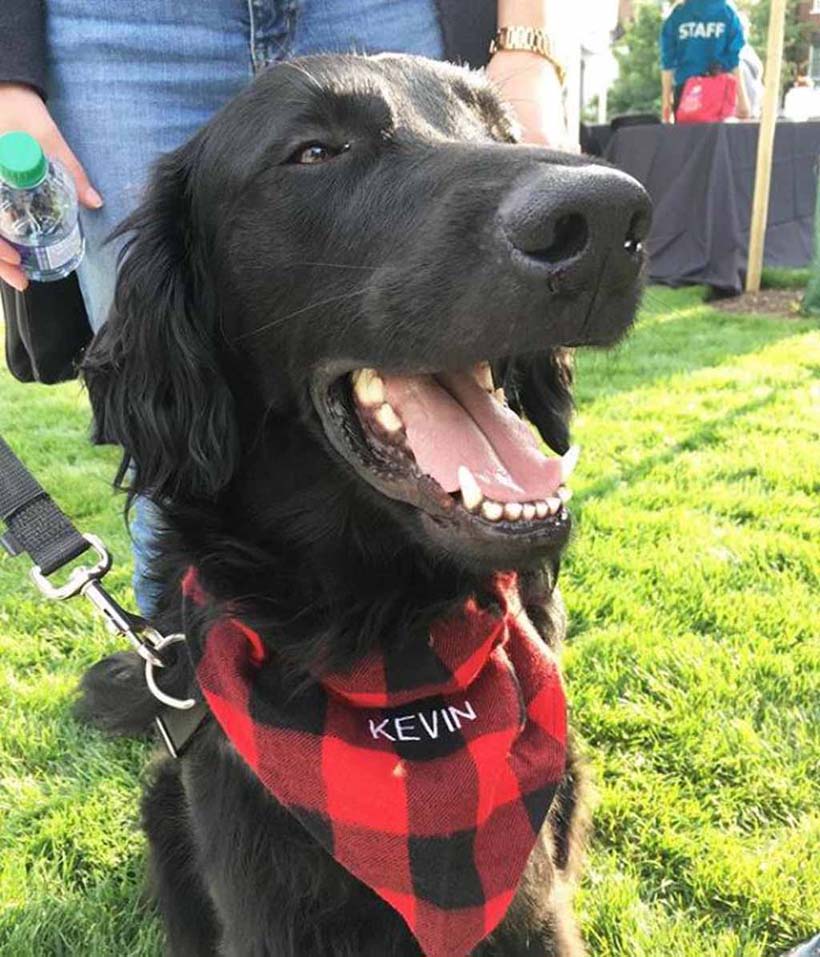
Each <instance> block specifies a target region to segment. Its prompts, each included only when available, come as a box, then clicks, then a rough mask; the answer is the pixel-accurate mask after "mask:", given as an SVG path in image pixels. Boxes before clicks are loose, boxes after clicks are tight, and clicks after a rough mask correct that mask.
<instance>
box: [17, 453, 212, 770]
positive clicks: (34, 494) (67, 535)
mask: <svg viewBox="0 0 820 957" xmlns="http://www.w3.org/2000/svg"><path fill="white" fill-rule="evenodd" d="M0 519H2V520H3V522H4V523H5V525H6V532H5V533H4V534H3V535H2V536H0V544H2V545H3V547H4V548H5V550H6V551H7V552H8V553H9V555H11V556H12V557H16V556H18V555H22V554H24V553H25V554H26V555H28V556H29V558H30V559H31V561H32V563H33V567H32V569H31V577H32V579H33V580H34V584H35V585H36V586H37V588H38V589H39V590H40V592H41V593H42V594H43V595H44V596H45V597H46V598H51V599H53V600H56V601H64V600H66V599H68V598H73V597H74V596H75V595H84V596H85V597H86V598H88V599H89V601H90V602H91V603H92V604H93V605H94V607H95V608H96V609H97V610H98V611H99V612H101V613H102V614H103V616H104V618H105V621H106V623H107V625H108V627H109V628H110V629H111V631H113V632H115V633H116V634H120V635H124V636H125V637H126V638H127V639H128V640H129V641H130V642H131V644H132V645H133V646H134V649H135V651H136V652H137V654H138V655H139V656H140V657H141V658H142V659H143V661H144V662H145V681H146V684H147V685H148V689H149V691H150V692H151V694H152V695H153V696H154V697H155V698H156V699H157V700H158V701H159V702H160V704H161V705H162V710H161V711H160V713H159V715H158V716H157V718H156V725H157V730H158V731H159V734H160V737H161V738H162V740H163V742H164V744H165V746H166V747H167V748H168V751H169V752H170V754H171V756H172V757H175V758H176V757H179V755H180V754H181V753H182V750H183V749H184V747H185V746H186V745H187V744H188V742H189V741H190V739H191V738H192V737H193V735H194V733H195V732H196V730H197V729H198V728H199V726H200V725H201V724H202V721H203V719H204V718H205V716H206V714H207V709H206V706H205V704H204V702H202V701H196V700H195V699H194V698H175V697H172V696H171V695H168V694H166V693H165V692H164V691H162V689H161V688H160V687H159V686H158V685H157V682H156V677H155V674H154V672H155V669H157V668H162V667H164V664H163V661H162V657H161V655H162V652H163V651H164V650H165V649H166V648H168V647H169V646H171V645H175V644H178V643H180V642H184V641H185V636H184V635H182V634H176V635H161V634H160V633H159V632H158V631H157V630H156V629H155V628H153V627H152V626H151V625H150V624H149V623H148V622H147V621H146V620H145V619H144V618H142V617H141V616H140V615H134V614H132V613H131V612H129V611H126V610H125V609H124V608H123V607H122V606H121V605H120V604H119V603H118V602H117V601H115V600H114V599H113V598H112V597H111V595H109V594H108V592H107V591H106V590H105V588H103V586H102V584H101V582H102V579H103V578H104V577H105V575H106V573H107V572H108V570H109V569H110V568H111V556H110V554H109V552H108V550H107V549H106V547H105V545H104V544H103V542H102V541H100V539H99V538H97V537H96V536H95V535H83V534H81V533H80V532H79V531H77V529H76V528H75V527H74V525H73V524H72V523H71V521H70V519H69V518H68V517H67V516H66V515H65V513H64V512H63V511H61V509H60V508H58V506H57V505H56V504H55V503H54V501H53V499H52V498H51V496H50V495H49V494H48V493H47V492H46V490H45V489H44V488H43V487H42V486H41V485H40V483H39V482H38V481H37V480H36V479H35V478H34V476H33V475H32V474H31V472H29V471H28V469H27V468H26V467H25V466H24V465H23V463H22V462H21V461H20V459H18V458H17V456H16V455H15V454H14V452H12V450H11V448H9V446H8V444H7V443H6V441H5V440H4V439H3V437H2V436H0ZM89 550H93V552H94V553H95V557H96V561H95V563H94V564H93V565H79V566H77V567H75V568H73V569H72V570H71V572H70V573H69V575H68V577H67V579H66V581H65V582H64V583H63V584H60V585H58V584H55V583H54V582H53V581H51V580H50V576H51V575H53V574H54V573H55V572H58V571H60V569H62V568H64V567H65V566H66V565H68V564H69V563H71V562H73V561H74V560H75V559H77V558H79V557H80V556H81V555H83V554H85V552H87V551H89Z"/></svg>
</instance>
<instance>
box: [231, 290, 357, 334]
mask: <svg viewBox="0 0 820 957" xmlns="http://www.w3.org/2000/svg"><path fill="white" fill-rule="evenodd" d="M372 288H373V287H372V285H371V284H368V285H367V286H362V287H361V288H360V289H354V290H353V291H352V292H343V293H341V294H340V295H338V296H330V297H329V298H328V299H320V300H319V301H318V302H311V303H309V304H308V305H307V306H302V308H301V309H295V310H294V311H293V312H289V313H287V315H284V316H278V317H277V318H276V319H273V320H272V321H271V322H266V323H265V325H264V326H260V327H259V328H258V329H251V330H250V332H243V333H242V335H239V336H236V337H235V338H234V340H233V341H234V342H239V341H240V340H242V339H248V338H250V337H251V336H258V335H259V334H260V333H262V332H266V331H267V330H268V329H272V328H273V327H274V326H277V325H279V324H280V323H282V322H287V321H288V319H293V317H294V316H298V315H301V313H303V312H309V311H310V310H311V309H318V308H319V306H328V305H330V304H331V303H333V302H339V301H340V300H342V299H353V298H354V297H355V296H362V295H364V294H365V293H366V292H369V291H370V290H371V289H372Z"/></svg>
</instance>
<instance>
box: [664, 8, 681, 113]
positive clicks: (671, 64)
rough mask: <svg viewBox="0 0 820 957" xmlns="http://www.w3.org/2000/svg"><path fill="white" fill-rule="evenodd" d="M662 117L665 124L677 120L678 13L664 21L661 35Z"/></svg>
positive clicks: (674, 12)
mask: <svg viewBox="0 0 820 957" xmlns="http://www.w3.org/2000/svg"><path fill="white" fill-rule="evenodd" d="M660 52H661V115H662V117H663V122H664V123H672V122H674V119H675V110H674V105H675V67H676V66H677V64H678V28H677V17H676V11H675V10H673V11H672V12H671V13H670V14H669V16H668V17H667V18H666V19H665V20H664V21H663V25H662V26H661V35H660Z"/></svg>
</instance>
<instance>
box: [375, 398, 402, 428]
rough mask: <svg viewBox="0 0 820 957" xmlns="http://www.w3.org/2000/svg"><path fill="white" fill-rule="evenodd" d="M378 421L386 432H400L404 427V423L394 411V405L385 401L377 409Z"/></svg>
mask: <svg viewBox="0 0 820 957" xmlns="http://www.w3.org/2000/svg"><path fill="white" fill-rule="evenodd" d="M376 421H377V422H378V423H379V425H380V426H381V427H382V428H383V429H384V431H385V432H389V433H391V434H392V433H394V432H399V431H400V430H401V429H402V428H403V427H404V423H403V422H402V420H401V419H400V418H399V417H398V416H397V415H396V413H395V412H394V411H393V406H392V405H389V404H388V403H387V402H385V403H384V404H383V405H380V406H379V408H378V409H377V410H376Z"/></svg>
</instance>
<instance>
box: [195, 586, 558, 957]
mask: <svg viewBox="0 0 820 957" xmlns="http://www.w3.org/2000/svg"><path fill="white" fill-rule="evenodd" d="M495 592H496V597H497V600H498V602H499V605H500V607H501V612H502V613H501V615H500V617H499V616H498V615H494V614H491V613H490V612H488V611H484V610H482V609H480V608H479V607H478V605H477V604H476V602H475V601H474V600H473V599H471V600H470V601H468V602H467V604H466V605H465V607H464V609H463V611H462V612H461V613H460V614H458V615H456V616H454V617H453V618H450V619H447V620H441V621H438V622H436V623H435V625H434V626H433V627H432V629H431V632H430V641H429V646H427V647H425V649H424V650H423V651H422V652H420V651H419V649H418V648H412V649H408V650H406V651H398V652H390V653H389V654H384V653H373V654H371V655H369V656H368V657H367V658H365V659H364V660H362V661H361V662H359V664H358V665H357V666H356V668H355V670H353V671H351V672H349V673H346V674H333V675H329V676H326V677H324V678H322V679H321V681H320V682H317V683H316V684H315V685H313V686H312V687H311V688H310V689H309V690H307V691H305V692H304V693H302V694H300V695H298V696H296V697H293V696H292V695H289V693H288V690H287V689H286V688H285V687H284V686H283V684H282V677H281V675H280V673H279V669H278V668H277V667H276V662H275V658H273V657H272V656H270V655H269V653H268V652H267V651H266V648H265V646H264V644H263V642H262V641H261V640H260V637H259V635H257V634H256V633H255V632H253V631H252V630H251V629H250V628H248V627H247V626H246V625H244V624H243V623H242V622H241V621H238V620H237V619H235V618H231V617H225V618H221V619H218V620H217V621H216V622H215V623H214V624H212V625H211V626H210V628H209V630H208V631H207V633H206V635H205V638H204V640H203V641H202V642H201V644H200V645H199V647H194V648H192V649H191V650H192V653H193V654H194V659H195V664H196V672H197V679H198V681H199V685H200V687H201V689H202V692H203V694H204V696H205V699H206V701H207V703H208V705H209V707H210V709H211V711H212V712H213V714H214V716H215V717H216V719H217V721H218V722H219V724H220V725H221V726H222V728H223V730H224V731H225V733H226V735H227V736H228V738H229V739H230V741H231V742H232V743H233V745H234V747H235V748H236V749H237V751H238V752H239V753H240V754H241V755H242V757H243V758H244V759H245V761H246V762H247V763H248V764H249V765H250V767H251V768H252V770H253V772H254V773H255V774H256V776H257V777H258V778H259V780H260V781H261V782H262V784H264V786H265V787H266V788H267V789H268V790H269V791H270V792H271V793H272V794H273V795H274V796H275V797H276V799H277V800H278V801H279V802H280V803H282V804H283V805H284V806H285V807H287V808H288V810H289V811H290V812H291V813H292V814H293V815H294V816H295V817H296V818H297V819H298V820H299V821H300V822H301V823H302V825H303V826H304V827H305V828H306V829H307V830H308V831H309V832H310V833H311V834H312V835H313V837H314V838H315V839H316V840H317V841H318V842H319V843H320V844H322V845H323V846H324V847H325V848H326V849H327V850H328V851H329V853H331V854H332V855H333V857H335V858H336V860H337V861H339V863H340V864H342V865H343V866H344V867H345V868H346V869H347V870H348V871H350V873H351V874H353V875H354V876H356V877H357V878H358V879H359V880H361V881H363V882H364V883H365V884H367V885H368V886H369V887H371V888H372V889H373V890H374V891H375V892H376V893H377V894H379V896H381V897H382V898H384V900H386V901H387V903H388V904H390V905H391V906H392V907H394V908H395V909H396V910H397V911H398V912H399V913H400V914H401V915H402V917H403V918H404V919H405V921H406V922H407V925H408V926H409V928H410V930H411V931H412V932H413V934H414V935H415V937H416V939H417V940H418V942H419V944H420V946H421V948H422V950H423V951H424V953H425V954H426V955H427V957H466V955H469V954H470V953H471V951H472V950H473V948H474V947H476V946H477V945H478V943H479V942H480V941H481V940H483V939H484V938H485V937H486V936H487V935H488V934H489V933H490V932H491V931H492V930H493V929H494V928H495V927H496V925H497V924H498V923H499V921H500V920H501V919H502V918H503V916H504V914H505V913H506V911H507V908H508V907H509V905H510V903H511V901H512V899H513V897H514V895H515V891H516V888H517V886H518V882H519V880H520V878H521V874H522V872H523V870H524V868H525V867H526V864H527V860H528V858H529V855H530V852H531V851H532V848H533V846H534V845H535V842H536V840H537V837H538V834H539V831H540V830H541V826H542V824H543V822H544V819H545V817H546V815H547V812H548V810H549V808H550V804H551V803H552V799H553V796H554V794H555V790H556V788H557V785H558V782H559V781H560V779H561V776H562V774H563V771H564V761H565V751H566V704H565V701H564V693H563V689H562V686H561V679H560V676H559V673H558V669H557V667H556V662H555V659H554V657H553V655H552V653H551V652H550V651H549V649H548V648H547V647H546V645H545V644H544V642H543V640H542V639H541V638H540V637H539V635H538V634H537V632H536V631H535V628H534V627H533V625H532V623H531V622H530V620H529V618H528V617H527V615H526V613H525V612H524V610H523V609H522V607H521V603H520V600H519V596H518V589H517V581H516V578H515V576H514V575H499V576H498V577H497V579H496V581H495ZM184 593H185V596H186V599H187V600H188V601H193V602H195V603H196V604H201V603H204V602H205V601H207V598H206V596H205V595H204V594H203V593H202V592H201V590H200V589H199V588H198V586H197V583H196V577H195V574H194V573H193V572H192V571H191V572H189V573H188V575H187V576H186V579H185V582H184Z"/></svg>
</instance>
